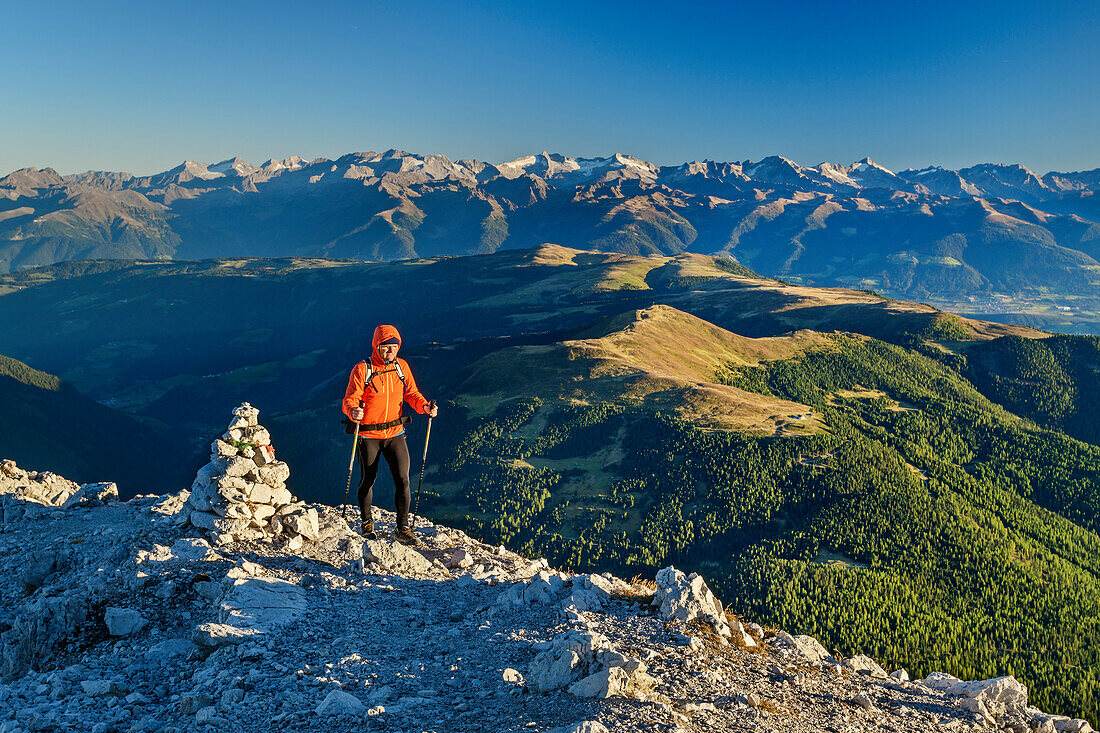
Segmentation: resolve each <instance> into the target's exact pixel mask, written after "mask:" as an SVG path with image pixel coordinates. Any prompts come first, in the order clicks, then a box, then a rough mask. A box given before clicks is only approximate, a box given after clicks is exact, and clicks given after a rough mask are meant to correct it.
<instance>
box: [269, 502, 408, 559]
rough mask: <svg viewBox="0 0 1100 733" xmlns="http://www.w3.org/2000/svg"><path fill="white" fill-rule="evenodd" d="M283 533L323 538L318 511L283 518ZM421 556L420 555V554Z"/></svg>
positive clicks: (300, 512)
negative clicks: (318, 520) (288, 530)
mask: <svg viewBox="0 0 1100 733" xmlns="http://www.w3.org/2000/svg"><path fill="white" fill-rule="evenodd" d="M281 521H282V525H283V531H286V530H287V529H290V531H291V532H293V533H294V534H298V535H301V536H302V537H304V538H305V539H307V540H311V541H315V540H317V539H319V538H320V536H321V528H320V527H319V526H318V523H317V510H316V509H304V510H300V511H297V512H295V513H293V514H286V515H284V516H283V517H282V520H281ZM418 554H419V553H418Z"/></svg>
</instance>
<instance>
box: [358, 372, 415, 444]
mask: <svg viewBox="0 0 1100 733" xmlns="http://www.w3.org/2000/svg"><path fill="white" fill-rule="evenodd" d="M363 363H364V364H365V365H366V369H367V371H366V373H365V374H364V375H363V385H364V386H363V390H364V391H366V385H368V384H369V385H371V387H372V388H374V391H375V392H377V391H378V389H377V388H375V387H374V385H373V384H371V380H373V379H374V374H375V372H374V365H372V364H371V363H370V359H364V360H363ZM393 370H394V371H395V372H397V376H398V378H399V379H400V380H401V386H402V387H404V388H405V389H408V388H409V383H408V381H407V380H406V379H405V372H404V371H403V370H402V369H401V362H399V361H398V360H397V359H394V360H393ZM379 374H385V372H379ZM411 421H412V418H410V417H409V416H408V415H402V416H401V417H399V418H397V419H396V420H391V421H389V422H386V423H377V424H375V425H363V424H358V425H357V424H356V423H354V422H352V421H351V420H350V419H348V418H346V417H345V418H344V419H343V420H341V422H342V423H343V424H344V432H345V433H347V434H348V435H352V434H354V433H359V432H361V431H363V430H385V429H386V428H392V427H394V426H396V425H404V424H405V423H407V422H411Z"/></svg>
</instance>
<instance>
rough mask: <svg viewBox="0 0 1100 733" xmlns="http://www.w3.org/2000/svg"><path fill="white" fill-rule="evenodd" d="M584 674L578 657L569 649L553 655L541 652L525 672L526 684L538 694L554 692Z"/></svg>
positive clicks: (557, 651) (558, 651)
mask: <svg viewBox="0 0 1100 733" xmlns="http://www.w3.org/2000/svg"><path fill="white" fill-rule="evenodd" d="M583 673H584V667H583V666H582V665H581V658H580V656H579V655H578V654H577V653H576V652H575V651H572V650H570V649H560V650H556V652H555V653H553V654H551V653H549V652H541V653H540V654H539V655H538V656H536V657H535V659H534V661H532V662H531V666H530V667H529V668H528V670H527V683H528V684H529V685H530V686H531V688H532V689H534V690H535V691H538V692H546V691H548V690H556V689H558V688H560V687H565V686H566V685H569V684H572V683H573V682H574V681H575V680H578V679H580V677H581V675H582V674H583Z"/></svg>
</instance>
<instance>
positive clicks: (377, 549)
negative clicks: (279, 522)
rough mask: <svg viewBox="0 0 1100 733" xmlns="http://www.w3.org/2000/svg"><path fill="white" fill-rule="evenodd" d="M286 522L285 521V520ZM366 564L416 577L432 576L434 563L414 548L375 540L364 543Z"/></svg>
mask: <svg viewBox="0 0 1100 733" xmlns="http://www.w3.org/2000/svg"><path fill="white" fill-rule="evenodd" d="M283 521H284V522H285V521H286V520H285V519H284V520H283ZM363 560H364V562H368V563H371V562H376V563H378V564H379V565H381V566H382V567H384V568H386V569H387V570H390V571H393V572H396V573H403V574H406V573H407V574H414V575H430V574H431V573H432V563H431V561H430V560H428V558H426V557H424V556H423V555H421V554H420V553H419V552H417V551H416V550H415V549H413V548H412V547H406V546H405V545H402V544H401V543H399V542H391V541H389V540H383V539H374V540H366V541H365V542H364V543H363Z"/></svg>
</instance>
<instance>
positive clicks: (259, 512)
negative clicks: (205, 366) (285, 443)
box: [187, 402, 320, 550]
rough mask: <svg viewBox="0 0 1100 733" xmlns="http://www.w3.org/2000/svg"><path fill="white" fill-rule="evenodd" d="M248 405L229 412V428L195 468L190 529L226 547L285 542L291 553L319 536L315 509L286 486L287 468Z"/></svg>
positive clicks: (190, 498) (216, 440)
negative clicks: (267, 540) (266, 540)
mask: <svg viewBox="0 0 1100 733" xmlns="http://www.w3.org/2000/svg"><path fill="white" fill-rule="evenodd" d="M259 415H260V411H259V410H257V409H256V408H255V407H253V406H252V405H250V404H248V403H247V402H244V403H242V404H241V405H240V406H239V407H238V408H237V409H235V410H233V419H232V420H231V421H230V423H229V428H228V429H227V430H226V431H225V433H224V434H222V436H221V437H219V438H216V439H215V440H214V442H213V443H211V444H210V462H209V463H207V464H206V465H205V466H203V467H202V468H200V469H199V472H198V474H197V475H196V476H195V482H194V483H193V484H192V485H191V495H190V497H188V499H187V508H188V509H189V510H190V515H189V519H190V522H191V524H193V525H194V526H196V527H198V528H200V529H205V530H208V531H210V532H211V533H212V534H213V539H214V542H215V543H216V544H218V545H228V544H232V543H234V542H247V541H250V540H258V539H262V538H271V539H273V538H276V537H283V538H284V539H285V540H286V545H287V548H288V549H290V550H299V549H301V547H302V545H303V543H304V542H305V541H307V540H308V541H316V540H317V539H318V538H319V537H320V529H319V527H318V516H317V510H316V509H312V508H307V507H306V506H305V504H304V503H303V502H300V501H298V500H297V499H295V497H294V495H293V494H291V493H290V490H289V489H287V487H286V480H287V479H288V478H290V467H289V466H288V465H287V464H286V463H284V462H282V461H278V460H276V459H275V449H274V448H273V447H272V445H271V433H269V432H268V431H267V429H266V428H264V427H263V426H262V425H260V424H259V422H258V421H257V418H258V417H259Z"/></svg>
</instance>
